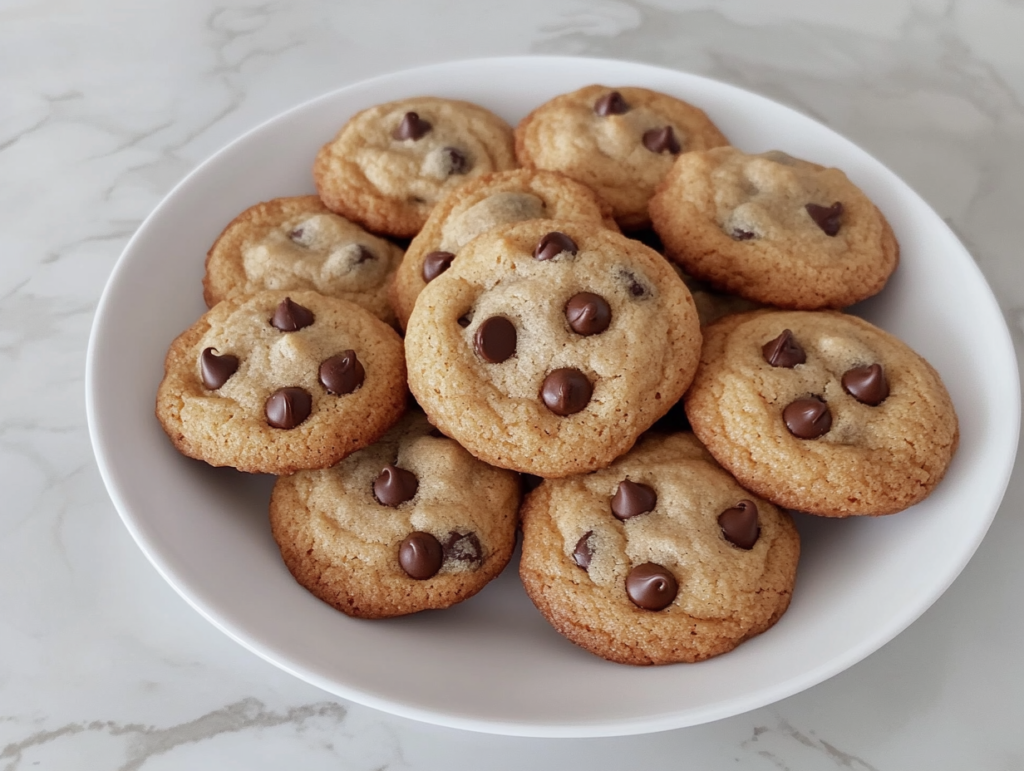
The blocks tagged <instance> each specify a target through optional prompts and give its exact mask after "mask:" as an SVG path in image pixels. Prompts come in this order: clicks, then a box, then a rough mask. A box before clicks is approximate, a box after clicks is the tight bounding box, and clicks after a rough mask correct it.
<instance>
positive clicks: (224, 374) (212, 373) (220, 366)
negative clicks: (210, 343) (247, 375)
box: [199, 348, 238, 391]
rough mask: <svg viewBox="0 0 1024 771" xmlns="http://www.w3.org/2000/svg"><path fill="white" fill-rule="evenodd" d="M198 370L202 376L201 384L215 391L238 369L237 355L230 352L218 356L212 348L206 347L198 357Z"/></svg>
mask: <svg viewBox="0 0 1024 771" xmlns="http://www.w3.org/2000/svg"><path fill="white" fill-rule="evenodd" d="M199 370H200V372H201V373H202V376H203V385H204V386H206V387H207V388H209V389H210V390H211V391H216V390H217V389H218V388H220V387H221V386H222V385H224V384H225V383H226V382H228V378H229V377H231V376H232V375H234V374H235V372H237V371H238V357H237V356H232V355H231V354H230V353H225V354H224V355H223V356H218V355H217V354H216V353H214V349H213V348H206V349H204V350H203V353H202V355H200V357H199Z"/></svg>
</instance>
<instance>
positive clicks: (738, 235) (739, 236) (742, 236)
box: [729, 228, 757, 241]
mask: <svg viewBox="0 0 1024 771" xmlns="http://www.w3.org/2000/svg"><path fill="white" fill-rule="evenodd" d="M729 235H730V236H732V238H733V240H734V241H749V240H750V239H751V238H754V237H755V236H756V235H757V234H756V233H754V232H753V231H750V230H740V228H735V229H733V231H732V233H730V234H729Z"/></svg>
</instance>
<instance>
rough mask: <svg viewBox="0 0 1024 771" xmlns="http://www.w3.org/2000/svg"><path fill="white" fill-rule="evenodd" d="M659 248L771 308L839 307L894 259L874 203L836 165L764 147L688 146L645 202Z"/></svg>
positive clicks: (867, 289) (869, 291)
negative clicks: (755, 150) (694, 149)
mask: <svg viewBox="0 0 1024 771" xmlns="http://www.w3.org/2000/svg"><path fill="white" fill-rule="evenodd" d="M650 212H651V219H652V221H653V223H654V227H655V229H656V230H657V232H658V234H659V235H660V236H661V239H662V241H663V242H664V244H665V254H666V255H667V256H668V257H669V258H670V259H672V260H675V261H677V262H679V263H680V264H681V265H682V266H683V268H684V270H686V272H687V273H689V274H690V275H692V276H694V277H696V278H698V279H702V280H705V281H708V282H709V283H711V284H712V285H714V286H715V287H717V288H718V289H720V290H722V291H725V292H729V293H732V294H737V295H740V296H742V297H745V298H747V299H748V300H753V301H756V302H760V303H765V304H767V305H774V306H777V307H780V308H795V309H801V310H813V309H816V308H834V309H839V308H844V307H846V306H848V305H852V304H853V303H855V302H859V301H860V300H863V299H865V298H867V297H870V296H871V295H873V294H875V293H877V292H878V291H879V290H881V288H882V287H883V286H884V285H885V282H886V281H887V280H888V279H889V276H890V275H891V274H892V272H893V270H895V269H896V264H897V262H898V261H899V245H898V244H897V242H896V237H895V236H894V235H893V232H892V228H891V227H890V226H889V223H888V222H887V221H886V219H885V217H884V216H882V213H881V212H880V211H879V210H878V208H877V207H876V206H875V205H874V204H873V203H871V201H870V200H868V198H867V196H865V195H864V193H863V192H861V190H860V189H859V188H858V187H857V186H856V185H854V184H853V183H852V182H850V180H849V179H847V177H846V175H845V174H843V172H842V171H840V170H839V169H832V168H826V167H824V166H818V165H817V164H814V163H810V162H808V161H802V160H798V159H796V158H792V157H790V156H788V155H786V154H785V153H781V152H777V151H773V152H768V153H763V154H761V155H747V154H745V153H742V152H740V151H739V150H737V149H736V148H734V147H719V148H715V149H712V150H708V151H706V152H699V153H687V154H685V155H682V156H680V158H679V160H678V162H677V163H676V164H675V165H674V166H673V167H672V170H671V171H670V172H669V174H668V175H667V176H666V177H665V179H664V181H663V182H662V183H661V185H660V186H659V188H658V191H657V193H656V194H655V196H654V197H653V198H652V199H651V203H650Z"/></svg>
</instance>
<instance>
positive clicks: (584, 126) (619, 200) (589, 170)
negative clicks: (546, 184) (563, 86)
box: [515, 85, 728, 230]
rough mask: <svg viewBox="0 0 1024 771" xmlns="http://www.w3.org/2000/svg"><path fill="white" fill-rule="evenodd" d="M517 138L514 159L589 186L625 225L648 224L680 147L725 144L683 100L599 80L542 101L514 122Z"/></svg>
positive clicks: (682, 149) (704, 117)
mask: <svg viewBox="0 0 1024 771" xmlns="http://www.w3.org/2000/svg"><path fill="white" fill-rule="evenodd" d="M515 137H516V157H517V158H518V159H519V163H521V164H522V165H523V166H530V167H536V168H540V169H551V170H553V171H560V172H562V173H563V174H566V175H568V176H570V177H572V178H573V179H575V180H577V181H579V182H582V183H583V184H585V185H587V186H589V187H591V188H593V189H594V190H595V191H597V193H598V194H599V195H600V196H601V197H602V198H603V199H604V200H606V201H608V203H610V204H611V206H612V209H613V211H614V215H615V219H616V220H617V221H618V223H619V224H620V225H621V226H622V227H623V229H627V230H631V229H634V228H642V227H644V226H645V225H647V224H649V223H650V218H649V216H648V214H647V202H648V200H649V199H650V197H651V195H652V194H653V193H654V189H655V187H656V186H657V184H658V183H659V182H660V181H661V179H662V178H663V177H664V176H665V174H667V173H668V170H669V169H670V168H671V167H672V163H673V162H674V161H675V159H676V158H677V157H678V156H679V155H680V153H683V154H685V153H687V152H691V151H693V150H705V149H708V148H711V147H718V146H720V145H725V144H727V143H728V142H727V140H726V138H725V137H724V136H722V133H721V132H720V131H719V130H718V128H716V127H715V125H714V124H713V123H712V122H711V120H710V119H709V118H708V117H707V115H705V114H704V112H703V111H702V110H700V109H699V108H697V107H694V106H693V105H691V104H688V103H687V102H684V101H682V100H681V99H676V98H675V97H673V96H669V95H668V94H662V93H660V92H658V91H651V90H649V89H646V88H636V87H625V86H623V87H618V88H610V87H608V86H601V85H593V86H586V87H584V88H581V89H579V90H578V91H573V92H572V93H568V94H562V95H560V96H556V97H555V98H554V99H552V100H550V101H548V102H545V103H544V104H542V105H541V106H540V107H538V108H537V109H535V110H534V111H533V112H531V113H530V114H529V115H527V116H526V117H525V118H523V120H522V121H520V123H519V125H518V126H517V127H516V131H515Z"/></svg>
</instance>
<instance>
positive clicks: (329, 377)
mask: <svg viewBox="0 0 1024 771" xmlns="http://www.w3.org/2000/svg"><path fill="white" fill-rule="evenodd" d="M365 378H366V370H364V369H363V365H362V364H361V363H360V361H359V359H358V357H357V356H356V352H355V351H353V350H351V349H350V350H348V351H343V352H342V353H339V354H337V355H335V356H332V357H331V358H329V359H326V360H324V362H323V363H322V364H321V365H320V384H321V385H322V386H323V387H324V388H326V389H327V391H328V393H332V394H336V395H337V396H342V395H344V394H350V393H352V392H353V391H355V390H356V389H357V388H359V386H361V385H362V384H363V380H365Z"/></svg>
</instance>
